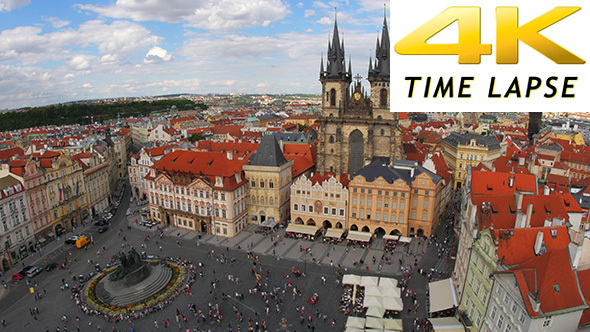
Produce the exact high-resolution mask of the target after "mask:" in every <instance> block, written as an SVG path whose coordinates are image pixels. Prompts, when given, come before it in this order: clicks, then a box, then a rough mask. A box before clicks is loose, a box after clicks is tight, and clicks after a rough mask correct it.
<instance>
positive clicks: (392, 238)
mask: <svg viewBox="0 0 590 332" xmlns="http://www.w3.org/2000/svg"><path fill="white" fill-rule="evenodd" d="M399 237H400V236H399V235H389V234H385V235H383V240H393V241H397V240H399Z"/></svg>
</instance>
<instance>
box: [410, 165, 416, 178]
mask: <svg viewBox="0 0 590 332" xmlns="http://www.w3.org/2000/svg"><path fill="white" fill-rule="evenodd" d="M414 170H415V168H414V167H412V168H410V178H413V177H414Z"/></svg>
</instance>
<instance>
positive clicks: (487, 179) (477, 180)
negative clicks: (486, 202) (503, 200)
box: [471, 170, 537, 195]
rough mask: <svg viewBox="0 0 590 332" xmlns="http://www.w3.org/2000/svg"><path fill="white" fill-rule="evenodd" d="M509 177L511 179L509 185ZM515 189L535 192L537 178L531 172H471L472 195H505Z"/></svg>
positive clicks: (512, 192)
mask: <svg viewBox="0 0 590 332" xmlns="http://www.w3.org/2000/svg"><path fill="white" fill-rule="evenodd" d="M510 178H512V179H513V183H512V186H510ZM516 190H519V191H525V192H532V193H534V194H536V193H537V179H536V177H535V176H534V175H532V174H510V173H505V172H493V174H490V173H489V172H483V171H477V170H473V171H472V173H471V194H472V195H506V194H514V192H515V191H516Z"/></svg>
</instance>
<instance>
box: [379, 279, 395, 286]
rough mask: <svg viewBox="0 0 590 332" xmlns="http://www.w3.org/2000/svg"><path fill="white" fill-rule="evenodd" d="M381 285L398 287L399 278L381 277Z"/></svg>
mask: <svg viewBox="0 0 590 332" xmlns="http://www.w3.org/2000/svg"><path fill="white" fill-rule="evenodd" d="M379 287H392V288H393V287H397V279H394V278H385V277H381V278H379Z"/></svg>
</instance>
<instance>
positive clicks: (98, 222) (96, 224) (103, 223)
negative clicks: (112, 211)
mask: <svg viewBox="0 0 590 332" xmlns="http://www.w3.org/2000/svg"><path fill="white" fill-rule="evenodd" d="M106 223H107V222H106V221H104V220H99V221H97V222H95V223H94V226H104V225H106Z"/></svg>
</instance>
